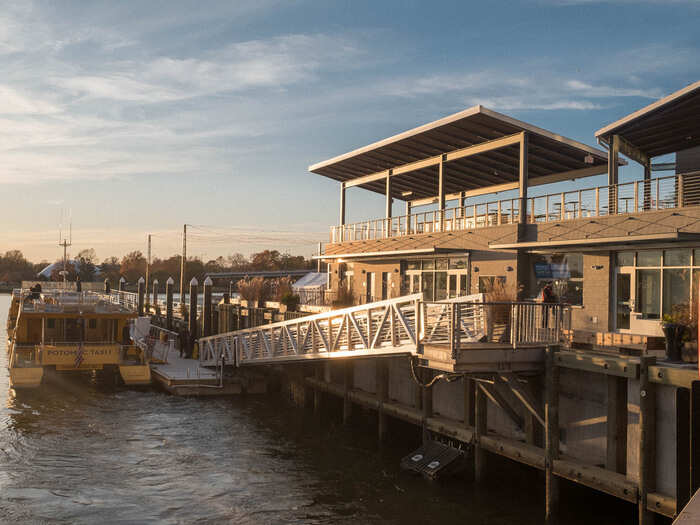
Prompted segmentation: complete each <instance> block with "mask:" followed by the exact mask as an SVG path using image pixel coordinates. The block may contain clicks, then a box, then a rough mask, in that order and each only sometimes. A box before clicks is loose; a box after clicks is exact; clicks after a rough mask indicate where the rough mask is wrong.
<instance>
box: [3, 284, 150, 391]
mask: <svg viewBox="0 0 700 525" xmlns="http://www.w3.org/2000/svg"><path fill="white" fill-rule="evenodd" d="M136 317H137V314H136V312H135V311H133V309H131V308H127V307H126V305H124V304H120V300H119V297H118V296H115V295H114V293H112V294H108V293H100V292H94V291H85V292H82V291H81V292H78V291H70V290H65V289H56V290H49V291H40V290H39V289H38V288H36V287H35V288H32V289H16V290H14V291H13V294H12V302H11V305H10V311H9V314H8V321H7V322H8V327H7V328H8V330H7V333H8V338H9V344H8V345H7V351H8V368H9V375H10V386H11V387H12V388H16V389H17V388H36V387H39V386H40V385H41V384H42V380H43V379H45V378H46V377H47V376H49V375H51V374H54V373H61V374H62V373H72V372H93V371H97V372H98V373H101V374H104V375H105V376H108V375H109V374H112V376H113V377H115V378H118V376H117V374H119V376H121V379H122V380H123V381H124V383H126V384H127V385H143V384H150V382H151V371H150V367H149V364H148V359H147V357H146V354H145V352H144V351H143V349H142V348H140V347H139V346H137V345H135V344H132V341H131V336H130V327H131V325H132V324H133V320H134V319H135V318H136Z"/></svg>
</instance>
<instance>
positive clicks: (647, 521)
mask: <svg viewBox="0 0 700 525" xmlns="http://www.w3.org/2000/svg"><path fill="white" fill-rule="evenodd" d="M655 363H656V358H655V357H649V356H642V357H640V359H639V461H638V469H639V471H638V476H639V503H638V510H639V525H651V524H652V523H654V513H653V512H651V511H649V510H648V508H647V504H648V494H649V493H650V492H653V491H654V488H655V479H656V468H655V467H656V461H655V459H656V458H655V437H656V389H655V388H654V384H653V383H651V381H649V366H651V365H654V364H655Z"/></svg>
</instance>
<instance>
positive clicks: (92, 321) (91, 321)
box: [88, 319, 97, 330]
mask: <svg viewBox="0 0 700 525" xmlns="http://www.w3.org/2000/svg"><path fill="white" fill-rule="evenodd" d="M88 328H89V329H90V330H94V329H95V328H97V319H89V320H88Z"/></svg>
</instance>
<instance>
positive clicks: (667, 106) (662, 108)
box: [595, 80, 700, 157]
mask: <svg viewBox="0 0 700 525" xmlns="http://www.w3.org/2000/svg"><path fill="white" fill-rule="evenodd" d="M612 135H620V136H621V137H623V138H624V139H625V140H627V141H628V142H630V143H631V144H633V145H634V146H636V147H637V148H638V149H639V150H641V151H643V152H644V153H646V154H647V155H648V156H649V157H656V156H658V155H665V154H667V153H675V152H677V151H682V150H684V149H688V148H692V147H694V146H698V145H700V80H699V81H697V82H695V83H693V84H690V85H689V86H686V87H684V88H683V89H681V90H678V91H676V92H675V93H672V94H670V95H668V96H667V97H664V98H662V99H660V100H657V101H656V102H654V103H653V104H649V105H648V106H646V107H644V108H642V109H640V110H639V111H635V112H634V113H630V114H629V115H627V116H626V117H624V118H621V119H620V120H618V121H616V122H613V123H612V124H608V125H607V126H605V127H604V128H602V129H599V130H598V131H597V132H596V134H595V136H596V137H597V138H599V139H601V140H602V141H604V142H606V143H607V144H610V137H611V136H612Z"/></svg>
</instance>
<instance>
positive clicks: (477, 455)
mask: <svg viewBox="0 0 700 525" xmlns="http://www.w3.org/2000/svg"><path fill="white" fill-rule="evenodd" d="M473 383H474V401H475V403H474V481H477V482H479V481H482V480H483V479H484V475H485V474H486V452H485V451H484V449H483V448H481V442H480V440H481V437H482V436H485V435H486V433H487V431H488V427H487V416H488V412H487V410H488V408H487V404H486V394H484V391H483V389H482V388H481V386H480V385H479V383H478V381H474V382H473Z"/></svg>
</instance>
